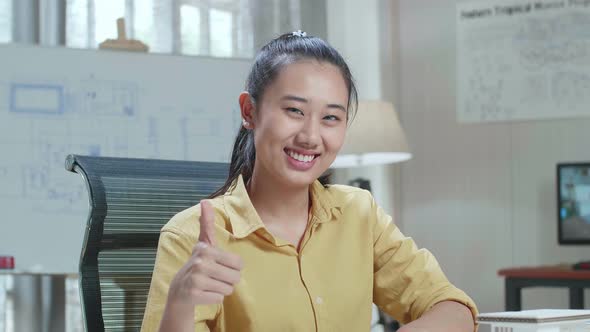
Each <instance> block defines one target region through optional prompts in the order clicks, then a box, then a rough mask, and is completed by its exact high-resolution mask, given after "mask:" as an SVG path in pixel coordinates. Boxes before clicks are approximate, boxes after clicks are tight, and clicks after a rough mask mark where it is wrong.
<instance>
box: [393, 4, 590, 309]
mask: <svg viewBox="0 0 590 332" xmlns="http://www.w3.org/2000/svg"><path fill="white" fill-rule="evenodd" d="M398 3H399V9H398V10H399V12H398V16H399V33H400V34H399V45H397V46H398V47H399V52H401V53H400V58H399V66H400V67H399V75H400V77H399V82H400V91H399V100H398V101H397V103H396V104H397V105H398V110H399V111H400V112H401V115H400V117H401V120H402V125H403V126H404V129H405V131H406V134H407V136H408V141H409V144H410V145H411V147H412V153H413V155H414V158H413V159H411V160H410V161H408V162H406V163H405V164H403V165H402V171H401V174H402V175H401V188H402V194H401V197H400V200H401V211H402V215H401V220H402V222H403V226H404V231H405V232H406V233H407V234H409V235H411V236H412V237H414V239H415V240H416V241H417V242H418V244H419V245H421V246H424V247H427V248H429V249H431V250H432V251H433V252H434V253H435V255H436V256H437V258H438V259H439V261H440V263H441V265H442V266H443V268H444V270H445V272H446V273H447V275H448V276H449V278H450V279H451V280H452V281H453V282H455V284H457V285H458V286H459V287H461V288H463V289H465V290H466V291H467V292H468V293H469V294H470V295H472V297H473V298H474V299H475V300H476V302H477V303H478V305H479V307H480V310H481V311H497V310H503V309H504V284H503V279H502V278H500V277H498V276H497V274H496V273H497V270H498V269H500V268H504V267H510V266H519V265H535V264H556V263H561V262H567V263H571V262H575V261H577V260H581V259H590V248H588V247H586V248H584V247H560V246H558V245H557V224H556V206H555V185H554V183H555V179H554V174H555V164H556V163H557V162H559V161H572V160H590V149H589V148H588V143H587V142H590V119H588V118H585V119H583V118H582V119H572V120H543V121H528V122H519V123H500V124H459V123H457V120H456V110H455V109H456V100H455V95H456V94H455V92H456V91H455V70H456V64H455V57H456V51H455V4H456V1H455V0H437V1H434V0H430V1H428V0H399V1H398ZM567 294H568V293H567V290H565V289H531V290H525V291H524V293H523V307H524V309H528V308H542V307H545V308H551V307H555V308H566V307H567V306H568V300H567ZM589 297H590V296H589V294H588V291H587V293H586V307H590V306H589V303H590V301H588V299H589Z"/></svg>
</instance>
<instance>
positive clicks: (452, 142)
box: [0, 0, 590, 331]
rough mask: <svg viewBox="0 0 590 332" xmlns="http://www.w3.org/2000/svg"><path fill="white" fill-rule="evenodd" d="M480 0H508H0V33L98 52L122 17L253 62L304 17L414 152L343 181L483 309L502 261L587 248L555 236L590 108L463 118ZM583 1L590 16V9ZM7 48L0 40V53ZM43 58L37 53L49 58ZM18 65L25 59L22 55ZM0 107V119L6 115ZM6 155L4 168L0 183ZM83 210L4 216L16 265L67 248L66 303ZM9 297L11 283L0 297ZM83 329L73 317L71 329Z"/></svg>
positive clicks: (554, 302) (202, 52) (185, 53)
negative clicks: (356, 183) (465, 73)
mask: <svg viewBox="0 0 590 332" xmlns="http://www.w3.org/2000/svg"><path fill="white" fill-rule="evenodd" d="M478 2H479V3H486V4H490V6H492V5H493V4H494V3H498V4H499V3H506V1H492V0H488V1H487V2H485V1H483V2H482V1H456V0H437V1H434V0H389V1H387V0H363V1H358V0H0V43H8V44H13V43H14V44H25V45H29V44H30V45H39V46H42V47H66V48H78V49H90V50H92V51H93V52H106V51H104V50H98V49H97V48H98V44H99V43H100V42H102V41H104V40H106V39H108V38H116V35H117V26H116V19H117V18H119V17H124V18H125V23H126V33H127V37H128V38H130V39H137V40H141V41H142V42H144V43H146V44H147V45H149V52H148V54H145V56H146V57H157V56H161V54H164V55H178V56H182V57H193V58H194V60H195V61H200V60H199V59H201V58H202V59H207V58H232V59H240V60H244V61H250V60H251V59H252V57H253V56H254V54H255V53H256V50H257V49H258V48H259V47H260V46H261V45H263V44H264V43H266V42H267V41H268V40H270V39H272V38H274V37H276V36H278V35H279V34H281V33H284V32H289V31H295V30H298V29H301V30H304V31H306V32H307V33H309V34H311V35H315V36H318V37H322V38H324V39H326V40H327V41H328V42H329V43H331V44H332V45H333V46H335V47H336V48H337V49H338V50H339V51H340V52H341V53H342V54H343V56H344V57H345V58H346V60H347V61H348V63H349V65H350V67H351V69H352V72H353V75H354V76H355V78H356V81H357V84H358V88H359V92H360V99H361V100H382V101H386V102H389V103H391V104H392V105H394V107H395V110H396V112H397V116H398V117H399V120H400V123H401V126H402V127H403V130H404V132H405V137H406V140H407V142H408V145H409V148H410V150H411V153H412V158H411V159H410V160H408V161H405V162H403V163H396V164H391V165H377V166H365V167H360V168H345V169H338V170H336V171H335V176H334V181H335V182H340V183H347V181H348V180H349V179H352V178H354V177H358V176H361V177H364V178H368V179H370V181H371V186H372V192H373V194H374V195H375V197H376V199H377V201H378V203H379V204H381V205H382V206H383V207H384V209H385V211H386V212H388V213H390V214H391V215H392V216H394V219H395V221H396V223H397V224H398V226H399V227H400V228H401V230H402V231H403V232H404V233H405V234H407V235H409V236H411V237H412V238H414V240H415V241H416V242H417V243H418V245H419V246H421V247H425V248H428V249H429V250H430V251H432V252H433V253H434V254H435V256H436V257H437V259H438V261H439V263H440V264H441V266H442V267H443V270H444V271H445V273H446V274H447V276H448V278H449V279H450V280H451V281H452V282H453V283H454V284H456V285H457V286H458V287H459V288H461V289H463V290H465V291H466V292H467V293H468V294H469V295H470V296H472V298H473V299H474V300H475V301H476V303H477V304H478V307H479V309H480V311H481V312H492V311H501V310H503V309H504V280H503V279H502V278H501V277H500V276H498V275H497V272H498V270H500V269H502V268H506V267H514V266H538V265H555V264H572V263H575V262H578V261H582V260H589V259H590V250H589V248H590V247H588V246H583V245H577V246H576V245H570V246H564V245H560V244H559V243H558V241H557V238H558V236H557V231H558V228H557V215H558V213H557V209H558V207H557V199H556V190H557V188H556V174H555V173H556V172H555V167H556V164H557V163H560V162H574V161H580V162H583V161H586V162H588V161H590V149H589V143H588V142H590V130H589V128H590V118H589V117H588V115H590V112H586V114H585V115H584V114H578V115H570V116H564V117H560V116H554V117H535V110H534V109H533V110H529V112H530V114H532V115H531V116H528V117H526V118H523V119H518V120H510V119H503V120H499V121H471V122H470V121H460V119H459V117H458V112H457V109H458V108H459V107H460V102H461V101H462V100H461V99H460V98H459V97H460V96H459V94H458V89H459V88H458V79H459V75H458V70H459V69H460V68H459V67H461V65H462V64H463V63H462V62H461V61H459V60H458V59H461V56H462V55H461V54H459V50H463V49H462V48H461V47H459V46H460V45H459V44H460V41H458V35H459V33H462V31H461V30H460V29H461V28H462V27H461V26H460V25H459V24H458V23H457V21H458V14H457V12H458V6H459V5H461V4H465V3H478ZM513 2H519V1H516V0H515V1H513ZM520 2H521V3H522V2H523V1H520ZM580 13H581V15H582V14H583V15H586V16H583V17H585V19H586V20H590V15H589V14H588V11H587V9H586V10H585V11H583V10H581V11H580ZM490 38H492V37H490ZM586 38H587V37H586ZM586 42H588V40H586ZM586 45H588V44H586ZM588 50H590V46H589V47H588ZM3 51H4V49H2V48H0V59H2V58H3V55H2V52H3ZM588 54H590V53H588ZM37 61H38V62H40V63H42V62H43V58H38V59H37ZM21 65H22V67H23V68H25V67H27V66H28V65H29V64H28V63H22V64H21ZM88 65H89V66H92V64H91V63H89V64H88ZM523 65H526V64H523V63H515V64H514V66H523ZM588 65H590V60H589V59H588V58H587V57H586V59H584V60H583V61H582V62H580V63H573V64H572V66H580V68H587V66H588ZM584 66H586V67H584ZM15 71H18V70H17V69H15ZM573 71H576V70H575V69H573ZM231 74H232V73H223V75H227V76H230V77H231ZM7 75H8V74H6V73H4V74H3V73H2V72H0V87H1V88H2V89H3V90H6V84H7V82H8V81H9V80H10V79H11V77H8V76H7ZM244 80H245V77H239V78H238V81H241V82H243V81H244ZM587 82H590V81H587ZM161 84H162V85H170V84H172V85H173V84H174V82H161ZM585 84H587V85H585V87H586V88H584V89H586V90H584V91H586V93H585V94H580V95H579V96H578V97H576V98H577V101H578V102H579V103H581V104H582V105H585V106H584V107H583V108H585V109H586V110H589V109H590V99H589V97H588V95H590V93H588V92H590V83H585ZM7 94H8V92H6V91H0V103H3V104H4V105H1V104H0V113H2V112H8V108H9V106H8V105H6V102H5V100H8V96H7ZM235 98H236V100H237V96H236V97H235ZM2 118H3V117H2V116H0V122H4V120H1V119H2ZM4 119H6V118H4ZM9 126H11V124H10V123H6V122H4V123H0V130H9V129H8V127H9ZM11 144H12V143H11V142H9V141H4V142H0V146H1V147H2V148H1V149H0V151H1V152H2V155H3V157H2V159H4V158H7V160H9V159H10V158H11V154H20V153H21V152H18V151H15V149H17V147H18V145H11ZM60 156H61V155H60ZM63 158H64V159H65V154H64V155H63ZM2 166H3V165H2V164H0V181H7V182H6V183H8V179H7V177H6V176H5V175H6V174H8V173H7V172H5V173H2V172H3V168H2ZM64 172H65V170H64ZM2 186H3V184H2V183H1V182H0V187H2ZM7 190H8V189H7ZM0 192H2V189H1V188H0ZM2 195H4V196H5V195H8V193H6V192H4V193H2ZM2 195H0V197H3V196H2ZM4 204H6V203H3V202H2V200H1V199H0V208H1V209H3V210H4V209H6V208H7V206H4ZM82 208H86V206H84V207H82ZM3 219H4V218H3ZM85 222H86V220H79V223H78V224H72V223H68V224H66V225H64V224H63V223H61V224H60V221H59V220H42V221H41V220H37V221H34V222H33V221H30V222H25V221H23V220H18V215H16V216H15V215H8V216H5V219H4V220H3V221H2V226H3V229H2V230H1V231H0V255H12V256H14V258H15V261H16V265H17V267H18V266H23V265H19V264H21V263H24V266H23V267H24V268H25V269H31V270H35V269H38V270H43V269H48V266H47V265H46V263H45V262H46V261H48V262H54V261H55V260H56V259H57V258H56V257H47V258H46V257H43V250H44V248H43V247H40V246H38V245H36V243H41V242H42V243H47V242H46V240H44V238H46V237H52V238H54V239H55V240H54V241H56V243H54V245H55V246H56V247H59V248H58V250H59V252H60V253H62V257H59V259H63V262H64V263H63V266H64V269H63V270H68V271H63V272H64V273H65V272H67V273H70V274H72V276H71V278H69V279H68V280H69V281H68V285H69V286H68V287H69V288H68V289H69V291H70V293H68V298H69V299H70V300H69V301H71V302H72V303H74V302H75V299H76V297H77V296H78V294H77V288H76V285H75V284H76V277H75V273H76V271H75V269H74V268H70V267H71V266H72V265H73V264H75V263H76V262H77V259H78V258H79V254H80V249H81V248H80V246H81V243H82V237H83V232H84V226H85ZM52 224H55V225H59V227H52V226H51V225H52ZM36 227H38V228H36ZM34 229H38V231H35V230H34ZM52 232H54V233H52ZM58 239H59V240H58ZM57 241H58V242H57ZM17 242H28V243H30V245H28V246H27V247H28V248H29V250H28V252H27V251H22V250H19V251H18V252H14V251H13V248H12V247H15V246H17ZM21 247H22V246H19V248H21ZM49 252H51V251H49ZM35 257H37V258H38V260H39V261H35V259H37V258H35ZM44 264H45V265H44ZM0 278H3V279H2V282H3V283H4V284H3V287H4V289H6V288H7V287H8V288H9V287H10V282H8V281H7V280H8V279H7V277H6V276H2V277H0ZM588 295H590V294H588V292H587V291H586V301H585V307H589V298H590V296H588ZM5 299H6V296H5V295H4V296H3V297H2V298H0V300H5ZM522 300H523V308H524V309H533V308H567V307H568V293H567V290H566V289H560V288H555V289H547V288H544V289H530V290H529V289H527V290H525V291H524V292H523V298H522ZM3 305H4V308H3V311H2V312H0V314H2V315H3V317H4V318H6V317H10V316H11V314H10V312H9V310H11V309H10V308H9V307H7V306H6V302H4V304H3ZM12 310H13V309H12ZM68 310H73V311H76V310H77V309H76V307H72V308H69V309H68ZM72 315H75V312H74V313H73V314H72ZM78 319H81V318H80V317H79V316H78ZM0 322H2V324H3V326H4V329H5V331H9V330H8V329H7V328H8V327H9V325H10V324H11V323H10V322H9V321H8V320H6V319H4V320H3V321H2V320H0ZM77 328H78V327H77V326H71V325H70V326H69V329H71V330H72V331H76V330H77Z"/></svg>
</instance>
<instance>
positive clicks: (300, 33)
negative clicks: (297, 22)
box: [291, 30, 307, 37]
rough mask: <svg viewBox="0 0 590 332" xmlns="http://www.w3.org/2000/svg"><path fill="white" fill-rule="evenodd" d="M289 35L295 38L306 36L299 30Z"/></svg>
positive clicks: (305, 33)
mask: <svg viewBox="0 0 590 332" xmlns="http://www.w3.org/2000/svg"><path fill="white" fill-rule="evenodd" d="M291 35H293V36H296V37H306V36H307V32H305V31H301V30H297V31H293V33H292V34H291Z"/></svg>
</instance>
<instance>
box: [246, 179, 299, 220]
mask: <svg viewBox="0 0 590 332" xmlns="http://www.w3.org/2000/svg"><path fill="white" fill-rule="evenodd" d="M246 187H247V188H248V194H249V196H250V200H251V201H252V205H254V208H255V209H256V211H257V212H258V215H259V216H260V218H261V219H262V221H263V222H264V223H279V222H280V223H283V222H285V223H289V222H290V221H298V220H301V218H304V219H305V220H307V215H308V213H309V203H310V201H309V186H304V187H299V188H286V187H285V186H284V185H282V184H281V183H278V182H277V181H276V179H272V178H270V177H263V176H260V175H259V174H258V173H257V172H256V170H254V172H253V174H252V178H251V179H250V181H249V182H248V183H247V184H246Z"/></svg>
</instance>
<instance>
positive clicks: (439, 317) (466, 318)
mask: <svg viewBox="0 0 590 332" xmlns="http://www.w3.org/2000/svg"><path fill="white" fill-rule="evenodd" d="M474 330H475V322H474V321H473V316H472V314H471V310H469V308H467V307H466V306H464V305H463V304H461V303H458V302H454V301H443V302H440V303H437V304H436V305H435V306H433V307H432V308H431V309H430V310H428V311H427V312H426V313H424V315H422V317H420V318H419V319H417V320H415V321H413V322H411V323H409V324H407V325H404V326H403V327H402V328H401V329H400V330H399V332H473V331H474Z"/></svg>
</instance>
